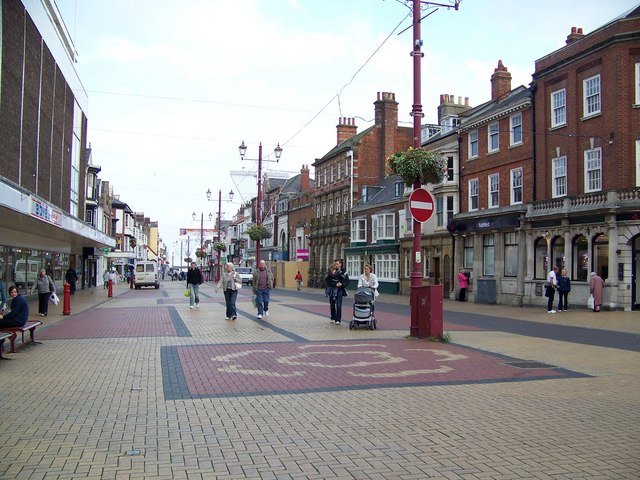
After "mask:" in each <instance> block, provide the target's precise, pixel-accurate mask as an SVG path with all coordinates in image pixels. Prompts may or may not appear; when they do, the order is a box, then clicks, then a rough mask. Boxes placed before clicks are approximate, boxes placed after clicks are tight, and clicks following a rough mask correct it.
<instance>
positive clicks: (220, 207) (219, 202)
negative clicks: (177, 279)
mask: <svg viewBox="0 0 640 480" xmlns="http://www.w3.org/2000/svg"><path fill="white" fill-rule="evenodd" d="M227 195H229V201H232V200H233V195H234V193H233V190H230V191H229V193H228V194H227ZM207 200H208V201H211V189H210V188H207ZM217 228H218V235H217V240H216V241H217V242H220V241H221V240H222V236H221V230H222V189H219V190H218V227H217ZM217 256H218V258H217V261H218V262H217V263H218V271H217V272H216V282H218V281H219V280H220V272H221V270H220V256H221V255H220V250H217Z"/></svg>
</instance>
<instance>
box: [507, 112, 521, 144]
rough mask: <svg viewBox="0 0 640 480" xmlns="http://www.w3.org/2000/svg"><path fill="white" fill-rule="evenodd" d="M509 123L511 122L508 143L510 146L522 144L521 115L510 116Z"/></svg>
mask: <svg viewBox="0 0 640 480" xmlns="http://www.w3.org/2000/svg"><path fill="white" fill-rule="evenodd" d="M509 121H510V122H511V129H510V135H509V140H510V143H511V145H519V144H521V143H522V114H521V113H518V114H516V115H512V116H511V118H510V119H509Z"/></svg>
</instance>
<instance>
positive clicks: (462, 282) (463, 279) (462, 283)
mask: <svg viewBox="0 0 640 480" xmlns="http://www.w3.org/2000/svg"><path fill="white" fill-rule="evenodd" d="M458 286H459V287H460V295H459V296H458V300H460V301H461V302H464V300H465V298H466V296H467V288H469V277H467V273H466V272H465V271H464V270H463V269H460V273H458Z"/></svg>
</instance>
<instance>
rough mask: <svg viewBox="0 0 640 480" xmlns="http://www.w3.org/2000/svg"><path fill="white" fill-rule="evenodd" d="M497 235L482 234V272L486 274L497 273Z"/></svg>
mask: <svg viewBox="0 0 640 480" xmlns="http://www.w3.org/2000/svg"><path fill="white" fill-rule="evenodd" d="M495 252H496V246H495V235H493V234H489V235H483V236H482V274H483V275H485V276H493V275H495V274H496V267H495V263H496V262H495Z"/></svg>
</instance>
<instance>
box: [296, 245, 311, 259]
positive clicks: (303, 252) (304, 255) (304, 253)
mask: <svg viewBox="0 0 640 480" xmlns="http://www.w3.org/2000/svg"><path fill="white" fill-rule="evenodd" d="M296 259H298V260H303V261H306V260H309V249H308V248H298V249H297V250H296Z"/></svg>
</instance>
